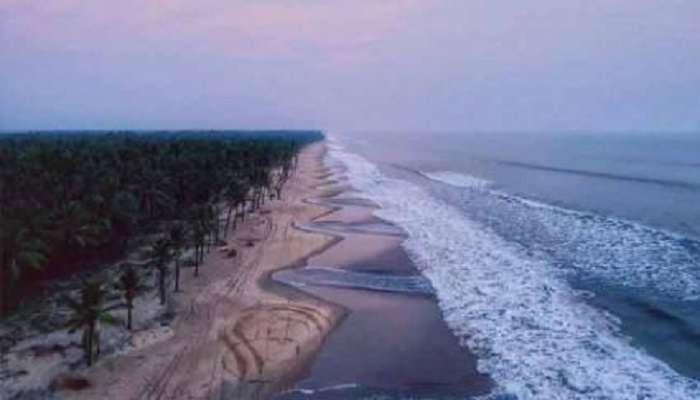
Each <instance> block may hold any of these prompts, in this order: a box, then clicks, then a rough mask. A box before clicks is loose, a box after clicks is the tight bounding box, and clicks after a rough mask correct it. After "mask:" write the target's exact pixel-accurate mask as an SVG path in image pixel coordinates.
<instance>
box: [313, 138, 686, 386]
mask: <svg viewBox="0 0 700 400" xmlns="http://www.w3.org/2000/svg"><path fill="white" fill-rule="evenodd" d="M329 136H330V138H331V140H330V144H329V147H330V152H329V155H328V159H327V162H328V163H329V164H331V165H341V166H343V167H344V168H345V169H346V170H347V177H348V181H347V182H348V183H349V184H350V185H352V186H353V187H354V188H355V189H356V190H357V191H358V196H363V197H366V198H367V199H369V200H371V201H373V202H376V203H377V204H379V205H380V206H381V209H378V210H377V211H376V214H377V215H378V216H379V217H381V218H383V219H386V220H388V221H389V222H391V223H393V224H396V225H397V226H399V227H400V228H401V229H402V230H403V231H404V232H405V234H406V235H407V239H406V240H405V242H404V243H403V246H404V247H405V248H406V250H407V252H408V253H409V255H410V256H411V258H412V260H413V261H414V262H415V263H416V265H417V266H418V268H419V269H420V270H421V272H422V274H423V275H424V276H425V277H426V278H427V279H428V280H429V281H430V283H431V285H432V287H433V288H434V290H435V292H436V296H437V298H438V301H439V305H440V308H441V310H442V313H443V316H444V319H445V321H446V323H447V324H448V326H449V327H450V328H451V330H452V331H453V332H454V334H455V335H456V336H457V337H458V338H459V339H460V341H461V343H462V344H463V345H464V346H467V347H469V348H470V349H471V351H472V352H474V353H475V354H476V355H477V356H478V357H479V364H478V366H479V370H480V371H481V372H484V373H488V374H489V375H490V376H491V377H492V378H493V380H494V381H495V383H496V388H495V389H494V393H493V394H492V395H491V397H493V398H517V399H547V400H551V399H634V400H639V399H679V400H682V399H700V380H699V379H700V239H699V237H700V137H698V136H695V135H689V134H688V135H675V134H655V135H650V134H635V133H629V134H602V133H599V134H580V133H560V134H534V133H527V134H525V133H523V134H517V133H511V134H486V133H484V134H468V133H449V134H446V133H441V134H434V133H429V132H415V133H411V132H395V133H364V132H356V133H343V132H339V133H333V132H331V134H330V135H329Z"/></svg>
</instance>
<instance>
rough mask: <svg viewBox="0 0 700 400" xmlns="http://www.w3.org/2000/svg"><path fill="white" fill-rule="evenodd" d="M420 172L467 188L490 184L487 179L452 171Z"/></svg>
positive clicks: (477, 187) (485, 186)
mask: <svg viewBox="0 0 700 400" xmlns="http://www.w3.org/2000/svg"><path fill="white" fill-rule="evenodd" d="M421 174H422V175H423V176H425V177H426V178H429V179H432V180H434V181H438V182H442V183H446V184H448V185H452V186H457V187H463V188H468V189H477V190H483V189H486V188H487V187H489V186H491V184H492V182H491V181H489V180H486V179H482V178H477V177H475V176H472V175H466V174H461V173H459V172H453V171H436V172H421Z"/></svg>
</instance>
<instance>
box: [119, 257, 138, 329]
mask: <svg viewBox="0 0 700 400" xmlns="http://www.w3.org/2000/svg"><path fill="white" fill-rule="evenodd" d="M118 288H119V290H121V291H122V296H123V297H124V307H126V329H128V330H131V321H132V311H133V309H134V299H135V298H136V295H137V294H138V292H139V291H141V290H142V289H143V286H142V285H141V277H140V276H139V274H138V272H136V269H135V268H134V266H133V265H131V264H128V263H126V264H124V265H123V266H122V273H121V275H120V276H119V284H118Z"/></svg>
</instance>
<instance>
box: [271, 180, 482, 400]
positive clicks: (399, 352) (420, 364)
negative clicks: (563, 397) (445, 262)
mask: <svg viewBox="0 0 700 400" xmlns="http://www.w3.org/2000/svg"><path fill="white" fill-rule="evenodd" d="M350 195H351V194H349V193H343V192H340V193H338V194H337V196H336V197H334V198H330V199H327V202H326V203H327V204H332V205H334V206H339V207H342V208H341V209H339V210H337V211H335V212H333V213H331V214H328V215H325V216H323V217H322V218H319V219H317V220H316V221H315V224H311V225H313V227H309V228H317V229H318V230H319V231H322V230H323V229H324V228H325V227H327V226H329V224H330V225H331V226H332V229H331V230H330V231H331V232H332V233H333V234H335V235H340V236H341V237H342V240H341V241H340V242H339V243H336V244H335V245H333V246H332V247H330V248H328V249H326V250H325V251H323V252H322V253H320V254H319V255H317V256H314V257H311V258H310V259H309V260H308V265H309V267H310V269H311V268H313V267H326V268H338V269H343V270H348V271H357V272H363V273H373V274H377V276H387V275H396V276H406V275H418V274H419V273H418V271H417V270H416V268H415V266H414V265H413V263H412V262H411V260H410V258H409V257H408V256H407V254H406V253H405V252H404V250H403V249H402V248H401V247H400V244H401V242H402V241H403V240H404V237H402V236H397V235H395V234H393V233H392V234H384V233H381V232H385V230H381V229H380V230H377V224H384V225H386V226H387V228H393V227H392V226H390V225H388V224H387V223H386V222H384V221H382V220H380V219H378V218H376V217H374V216H373V215H372V211H373V210H374V209H375V207H372V205H371V204H363V202H360V201H354V200H349V201H345V200H344V201H335V200H334V199H344V198H347V197H344V196H350ZM315 201H316V202H318V203H320V204H322V203H323V201H322V200H321V199H315ZM343 224H346V225H347V229H345V230H343V229H341V228H342V226H343ZM363 228H366V229H365V230H363ZM386 231H391V229H387V230H386ZM377 232H380V233H377ZM295 273H296V274H297V275H299V274H302V275H303V273H304V271H303V269H302V270H299V271H295ZM273 277H275V278H276V279H280V280H285V278H284V277H285V274H283V273H280V274H278V275H273ZM296 284H297V285H298V282H296ZM301 289H302V290H304V291H305V292H307V293H310V294H313V295H314V296H318V297H320V298H321V299H324V300H326V301H329V302H333V303H336V304H339V305H341V306H342V307H344V308H346V309H347V311H348V313H347V316H346V318H345V319H344V320H343V322H342V323H341V324H340V326H338V327H337V328H336V329H335V330H334V331H333V332H332V333H331V335H330V336H329V337H328V339H327V340H326V342H325V344H324V345H323V347H322V349H321V351H320V353H319V355H318V356H317V358H316V359H315V361H314V363H313V366H312V367H311V370H310V372H309V374H308V375H307V376H306V377H305V378H304V379H303V380H301V381H300V382H298V383H297V384H296V386H295V387H294V388H293V389H291V390H288V391H286V392H284V393H281V394H280V395H278V396H277V397H276V398H278V399H296V398H314V399H316V398H319V399H326V398H329V399H332V398H355V397H363V396H371V395H377V394H382V395H388V396H397V397H402V396H439V397H440V398H445V397H455V398H464V397H465V396H472V395H479V394H484V393H487V392H488V389H489V387H490V382H489V379H488V378H487V377H485V376H483V375H481V374H479V373H478V371H476V360H475V358H474V356H473V355H471V354H470V353H469V351H468V350H467V349H466V348H464V347H461V346H460V345H459V343H458V341H457V339H456V338H455V337H454V335H452V333H451V332H450V331H449V329H448V328H447V326H446V324H445V323H444V321H443V320H442V318H441V313H440V309H439V308H438V306H437V304H436V299H435V298H434V297H433V296H428V295H425V294H419V293H416V294H406V293H399V292H394V291H376V290H366V288H362V287H358V288H351V289H348V288H338V287H332V286H325V285H318V284H307V285H304V286H303V287H301Z"/></svg>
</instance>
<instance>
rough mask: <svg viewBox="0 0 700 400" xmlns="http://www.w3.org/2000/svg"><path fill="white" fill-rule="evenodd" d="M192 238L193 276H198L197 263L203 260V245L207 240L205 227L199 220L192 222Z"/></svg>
mask: <svg viewBox="0 0 700 400" xmlns="http://www.w3.org/2000/svg"><path fill="white" fill-rule="evenodd" d="M192 240H193V241H194V276H199V264H201V263H202V262H203V261H204V246H206V242H207V231H206V228H205V227H204V226H203V225H202V224H201V223H200V222H199V221H196V222H195V223H194V227H193V230H192Z"/></svg>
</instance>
